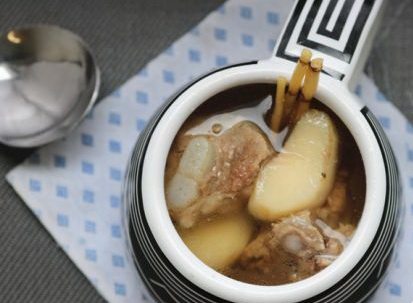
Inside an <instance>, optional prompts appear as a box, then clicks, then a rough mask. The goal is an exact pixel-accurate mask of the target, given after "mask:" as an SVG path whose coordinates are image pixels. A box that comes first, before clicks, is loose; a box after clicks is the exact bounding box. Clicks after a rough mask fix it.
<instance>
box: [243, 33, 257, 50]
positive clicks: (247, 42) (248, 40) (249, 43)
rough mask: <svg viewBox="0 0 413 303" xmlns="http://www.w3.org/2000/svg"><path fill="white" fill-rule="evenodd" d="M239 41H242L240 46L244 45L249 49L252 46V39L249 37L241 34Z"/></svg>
mask: <svg viewBox="0 0 413 303" xmlns="http://www.w3.org/2000/svg"><path fill="white" fill-rule="evenodd" d="M241 39H242V44H244V45H245V46H248V47H250V46H253V45H254V37H253V36H251V35H248V34H242V35H241Z"/></svg>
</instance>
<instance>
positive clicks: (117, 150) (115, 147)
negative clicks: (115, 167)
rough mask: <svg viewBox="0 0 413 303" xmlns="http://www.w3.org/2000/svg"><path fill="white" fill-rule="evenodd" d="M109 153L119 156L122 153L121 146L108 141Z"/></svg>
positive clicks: (117, 142)
mask: <svg viewBox="0 0 413 303" xmlns="http://www.w3.org/2000/svg"><path fill="white" fill-rule="evenodd" d="M109 151H110V152H112V153H116V154H119V153H120V152H121V151H122V144H121V143H120V142H119V141H115V140H110V141H109Z"/></svg>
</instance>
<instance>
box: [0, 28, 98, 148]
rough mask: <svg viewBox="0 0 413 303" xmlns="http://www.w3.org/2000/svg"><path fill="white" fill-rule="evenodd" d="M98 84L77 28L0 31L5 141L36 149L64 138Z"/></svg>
mask: <svg viewBox="0 0 413 303" xmlns="http://www.w3.org/2000/svg"><path fill="white" fill-rule="evenodd" d="M99 86H100V72H99V69H98V67H97V66H96V63H95V59H94V58H93V56H92V54H91V52H90V50H89V49H88V47H87V46H86V45H85V43H84V42H83V40H82V39H81V38H79V37H78V36H77V35H75V34H73V33H72V32H70V31H68V30H65V29H62V28H59V27H57V26H48V25H36V26H32V27H22V28H16V29H12V30H10V31H8V32H6V33H5V34H3V35H0V142H1V143H4V144H7V145H11V146H18V147H33V146H38V145H42V144H45V143H48V142H51V141H53V140H56V139H58V138H62V137H64V136H65V135H67V134H68V133H69V132H70V131H71V130H72V129H73V128H74V127H75V126H76V125H77V124H79V122H80V121H81V120H82V119H83V118H84V117H85V115H86V114H87V113H88V111H89V110H90V109H91V108H92V106H93V104H94V102H95V101H96V98H97V96H98V91H99Z"/></svg>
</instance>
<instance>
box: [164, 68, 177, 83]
mask: <svg viewBox="0 0 413 303" xmlns="http://www.w3.org/2000/svg"><path fill="white" fill-rule="evenodd" d="M162 74H163V81H164V82H165V83H170V84H173V83H174V82H175V75H174V73H173V72H172V71H170V70H164V71H163V72H162Z"/></svg>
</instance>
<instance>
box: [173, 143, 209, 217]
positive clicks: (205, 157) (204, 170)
mask: <svg viewBox="0 0 413 303" xmlns="http://www.w3.org/2000/svg"><path fill="white" fill-rule="evenodd" d="M215 154H216V153H215V146H214V143H212V142H211V141H210V140H209V139H208V138H207V137H201V136H200V137H195V138H193V139H191V141H190V142H189V143H188V146H187V147H186V149H185V151H184V153H183V155H182V157H181V159H180V161H179V165H178V169H177V172H176V174H175V175H174V176H173V177H172V178H171V180H170V181H169V182H168V184H167V186H166V201H167V203H168V208H170V209H175V210H179V209H183V208H185V207H187V206H189V205H191V204H192V203H193V202H194V201H195V200H196V199H198V198H199V191H200V190H199V186H200V185H199V183H200V182H201V181H202V179H203V178H204V177H205V175H206V174H208V173H209V171H210V170H211V169H212V166H213V165H214V162H215V158H216V156H215Z"/></svg>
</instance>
